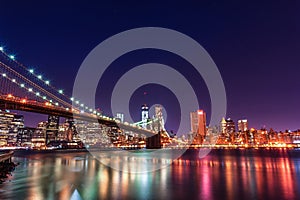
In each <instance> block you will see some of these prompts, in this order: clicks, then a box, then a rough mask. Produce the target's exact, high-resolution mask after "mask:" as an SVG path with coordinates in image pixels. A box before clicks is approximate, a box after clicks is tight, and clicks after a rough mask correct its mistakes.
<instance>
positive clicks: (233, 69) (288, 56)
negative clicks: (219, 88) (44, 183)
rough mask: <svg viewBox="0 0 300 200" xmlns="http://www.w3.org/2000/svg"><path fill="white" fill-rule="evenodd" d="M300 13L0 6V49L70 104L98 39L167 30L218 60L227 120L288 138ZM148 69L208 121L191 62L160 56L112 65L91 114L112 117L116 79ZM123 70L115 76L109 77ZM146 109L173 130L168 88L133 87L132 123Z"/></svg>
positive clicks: (271, 7)
mask: <svg viewBox="0 0 300 200" xmlns="http://www.w3.org/2000/svg"><path fill="white" fill-rule="evenodd" d="M76 2H78V3H76ZM79 2H80V3H79ZM299 10H300V4H299V3H297V1H269V2H261V1H256V2H255V1H248V2H247V3H246V2H245V1H241V2H239V1H236V2H234V1H230V2H228V1H224V2H222V3H219V2H217V1H212V0H207V1H190V2H182V3H177V2H176V1H165V3H162V2H156V3H155V2H154V1H136V2H135V1H126V3H125V1H123V2H122V1H120V2H117V1H104V2H102V1H101V3H100V1H89V3H85V1H63V2H60V1H14V0H9V1H7V0H4V1H1V3H0V45H2V46H5V49H6V51H7V52H9V53H13V54H15V55H16V58H17V60H19V61H21V62H22V63H24V64H26V65H28V66H33V67H34V68H35V69H36V71H39V72H41V73H42V74H43V75H44V76H46V77H48V78H49V79H50V80H51V81H52V83H53V84H54V85H55V86H56V87H57V88H64V89H65V91H66V93H68V94H70V95H71V91H72V86H73V82H74V79H75V77H76V73H77V70H78V69H79V67H80V65H81V63H82V61H83V60H84V58H85V57H86V56H87V54H88V53H89V52H90V51H91V50H92V49H93V48H94V47H95V46H97V45H98V44H99V43H100V42H102V41H103V40H105V39H107V38H108V37H110V36H112V35H114V34H117V33H119V32H122V31H125V30H128V29H132V28H138V27H149V26H150V27H152V26H153V27H164V28H170V29H174V30H177V31H180V32H182V33H184V34H186V35H188V36H190V37H192V38H193V39H195V40H196V41H197V42H199V43H200V44H201V45H202V46H203V47H204V48H205V49H206V50H207V51H208V53H209V54H210V56H211V57H212V58H213V60H214V61H215V63H216V65H217V66H218V68H219V71H220V73H221V75H222V78H223V81H224V84H225V88H226V93H227V103H228V106H227V117H231V118H232V119H234V120H238V119H241V118H247V119H248V120H249V125H250V126H251V127H255V128H261V127H262V126H266V127H267V128H271V127H273V128H274V129H275V130H285V129H291V130H295V129H298V128H300V123H299V122H300V106H299V99H300V91H299V89H300V82H299V81H300V79H299V75H300V23H299V22H300V12H299ZM153 61H155V62H160V63H163V64H167V65H170V66H172V67H174V68H175V69H177V70H178V71H180V72H181V73H182V74H184V76H185V77H186V78H187V79H188V80H189V81H190V82H191V85H192V86H193V88H194V89H195V91H196V92H197V97H198V100H199V104H200V106H201V108H202V109H204V110H205V111H207V113H208V117H209V116H210V97H209V94H208V90H207V88H206V86H205V83H204V81H203V80H201V78H200V79H197V78H193V76H191V74H193V70H192V69H191V66H189V63H187V62H185V61H184V60H182V59H181V58H180V57H178V56H176V55H173V54H170V53H168V52H163V51H159V50H141V51H136V52H131V53H128V54H126V55H124V56H122V57H120V58H119V59H117V60H116V61H115V62H114V63H112V65H111V66H110V68H109V69H108V70H107V72H106V73H105V75H106V76H105V78H104V80H102V81H109V82H110V84H108V85H107V87H105V90H104V91H103V90H101V91H100V89H101V88H99V91H97V94H98V95H97V97H96V104H97V106H99V107H100V108H101V109H102V110H103V111H104V113H108V114H109V112H110V107H109V106H110V105H109V102H110V101H109V95H110V93H111V90H112V89H113V84H114V83H116V81H117V80H118V78H120V77H121V75H122V73H125V72H126V71H128V70H129V69H130V68H132V67H134V66H137V65H140V64H143V63H146V62H153ZM120 65H122V69H121V70H115V69H116V66H120ZM145 92H146V93H145ZM166 99H168V101H165V100H166ZM143 103H147V104H149V105H151V104H154V103H161V104H163V105H164V106H165V107H166V109H167V110H169V111H168V121H167V129H173V130H176V129H177V125H176V120H177V119H176V115H177V114H178V102H177V101H176V99H175V98H174V95H173V94H172V93H171V92H170V91H168V89H167V88H164V87H161V86H158V85H152V86H151V85H150V86H149V85H146V86H143V87H141V88H139V89H138V90H137V91H136V92H135V93H134V95H133V96H132V98H131V104H130V110H131V112H132V113H131V114H132V117H133V119H134V120H140V119H139V118H140V116H139V112H140V106H141V104H143ZM172 115H174V116H172ZM45 118H46V117H45V116H40V115H33V114H28V115H26V119H25V120H26V124H27V125H28V126H35V125H36V123H37V122H38V121H41V120H44V119H45Z"/></svg>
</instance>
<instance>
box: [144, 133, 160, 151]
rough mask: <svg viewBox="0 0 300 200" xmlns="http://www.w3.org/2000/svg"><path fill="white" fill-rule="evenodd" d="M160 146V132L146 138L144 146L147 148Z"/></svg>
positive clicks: (158, 147)
mask: <svg viewBox="0 0 300 200" xmlns="http://www.w3.org/2000/svg"><path fill="white" fill-rule="evenodd" d="M161 147H162V144H161V132H158V133H157V134H155V135H153V136H151V137H147V139H146V148H147V149H160V148H161Z"/></svg>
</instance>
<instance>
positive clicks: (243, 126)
mask: <svg viewBox="0 0 300 200" xmlns="http://www.w3.org/2000/svg"><path fill="white" fill-rule="evenodd" d="M238 130H239V131H240V132H244V131H247V130H248V120H247V119H241V120H238Z"/></svg>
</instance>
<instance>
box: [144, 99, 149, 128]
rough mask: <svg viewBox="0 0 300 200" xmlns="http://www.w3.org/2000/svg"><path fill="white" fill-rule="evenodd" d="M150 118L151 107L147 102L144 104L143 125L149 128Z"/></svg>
mask: <svg viewBox="0 0 300 200" xmlns="http://www.w3.org/2000/svg"><path fill="white" fill-rule="evenodd" d="M148 119H149V108H148V106H147V105H146V104H144V105H142V127H143V128H147V122H148Z"/></svg>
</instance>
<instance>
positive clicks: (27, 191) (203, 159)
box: [0, 149, 300, 200]
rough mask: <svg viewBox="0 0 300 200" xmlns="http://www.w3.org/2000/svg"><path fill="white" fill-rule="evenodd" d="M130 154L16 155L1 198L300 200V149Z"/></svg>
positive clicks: (36, 153)
mask: <svg viewBox="0 0 300 200" xmlns="http://www.w3.org/2000/svg"><path fill="white" fill-rule="evenodd" d="M124 152H125V154H126V153H127V151H120V152H119V151H116V152H110V151H104V152H101V154H103V155H105V157H97V155H96V154H94V153H92V154H91V153H90V152H52V153H38V152H34V153H16V154H15V156H14V157H13V162H15V163H19V165H18V166H17V167H16V169H15V171H14V172H13V173H12V175H11V176H9V177H8V178H7V179H6V181H5V182H4V183H2V184H0V199H1V200H3V199H38V200H43V199H64V200H65V199H88V200H90V199H222V200H224V199H300V150H285V149H275V150H259V149H258V150H257V149H244V150H229V149H220V150H212V151H211V152H209V154H208V155H207V156H199V155H201V152H199V150H188V151H187V152H185V153H184V155H183V156H181V157H180V158H178V159H176V160H175V161H174V162H172V160H170V159H169V158H164V154H162V155H161V156H158V157H156V158H153V157H151V156H150V154H149V152H147V151H142V152H140V153H139V152H137V153H136V152H135V153H134V155H137V156H129V157H128V156H127V157H124V156H122V153H123V154H124ZM199 153H200V154H199ZM129 154H130V155H131V154H132V152H129ZM149 156H150V157H149ZM101 159H102V160H101ZM99 160H100V161H101V162H100V161H99ZM103 161H104V162H103ZM105 161H107V162H105ZM109 163H110V164H109ZM113 163H114V164H113ZM116 163H117V164H116ZM111 166H112V167H111ZM149 166H150V167H149ZM157 166H158V167H157ZM145 167H146V168H145ZM147 167H148V168H147ZM140 169H141V170H140ZM144 169H145V170H144ZM143 170H144V171H143Z"/></svg>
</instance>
